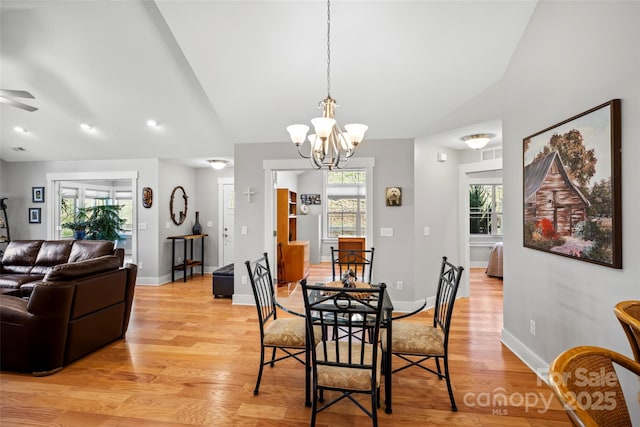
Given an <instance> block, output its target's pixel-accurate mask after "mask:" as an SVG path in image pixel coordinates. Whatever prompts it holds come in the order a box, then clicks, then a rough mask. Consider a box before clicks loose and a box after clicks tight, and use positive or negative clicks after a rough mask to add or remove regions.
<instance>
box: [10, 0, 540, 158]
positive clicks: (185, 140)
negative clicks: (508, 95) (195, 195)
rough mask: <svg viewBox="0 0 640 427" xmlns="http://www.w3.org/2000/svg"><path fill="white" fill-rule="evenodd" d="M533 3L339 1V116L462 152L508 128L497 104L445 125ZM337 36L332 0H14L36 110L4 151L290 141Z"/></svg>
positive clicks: (225, 148)
mask: <svg viewBox="0 0 640 427" xmlns="http://www.w3.org/2000/svg"><path fill="white" fill-rule="evenodd" d="M535 4H536V2H535V1H504V0H502V1H482V0H469V1H452V0H447V1H415V0H414V1H408V0H407V1H404V0H389V1H352V0H333V1H332V3H331V81H330V82H331V95H332V96H333V98H335V99H336V100H337V101H338V103H339V104H340V105H341V108H340V109H339V110H338V112H337V114H336V116H337V120H338V122H339V123H340V124H342V125H344V124H346V123H350V122H361V123H366V124H367V125H369V131H368V133H367V139H395V138H416V137H420V136H425V135H430V134H434V133H441V134H442V135H444V137H443V138H444V141H443V143H446V144H448V145H449V146H451V147H452V148H456V149H463V148H464V145H463V143H462V142H461V141H460V139H459V136H461V135H459V134H460V133H461V132H473V131H479V132H486V131H495V132H499V130H500V129H499V123H500V122H499V117H496V116H495V115H493V116H489V117H483V120H482V121H481V123H476V122H474V121H473V120H474V119H473V118H469V122H466V123H465V119H464V118H463V119H462V120H460V119H457V120H456V121H455V122H456V124H460V126H456V128H455V129H448V128H446V126H445V127H443V124H448V123H451V117H452V115H455V114H457V113H458V112H460V111H463V110H464V106H465V105H468V104H469V103H470V102H472V101H473V100H474V99H477V97H479V96H481V95H482V94H486V93H494V92H496V91H495V89H494V88H495V87H496V85H497V84H498V83H499V81H500V79H501V77H502V75H503V73H504V71H505V69H506V67H507V65H508V63H509V61H510V59H511V56H512V55H513V53H514V50H515V49H516V46H517V44H518V42H519V40H520V38H521V36H522V34H523V32H524V29H525V27H526V25H527V23H528V20H529V18H530V17H531V14H532V12H533V10H534V8H535ZM326 39H327V4H326V2H325V1H315V0H300V1H271V0H256V1H217V0H209V1H207V0H197V1H188V0H181V1H177V0H170V1H169V0H156V1H155V2H154V1H139V0H129V1H108V0H95V1H66V0H65V1H62V0H59V1H58V0H50V1H30V0H20V1H13V0H1V1H0V55H1V57H0V59H1V62H0V88H2V89H13V90H27V91H29V92H31V93H32V94H33V95H34V96H35V99H33V100H31V99H29V100H26V99H20V101H21V102H26V103H29V104H31V105H33V106H35V107H37V108H38V110H37V111H34V112H27V111H24V110H21V109H18V108H15V107H12V106H8V105H5V104H2V106H1V107H0V108H1V110H0V125H1V129H0V157H1V158H2V159H4V160H6V161H31V160H35V161H37V160H84V159H97V158H98V159H100V158H104V159H117V158H166V159H175V160H178V161H183V162H185V163H187V164H192V165H194V166H198V165H201V166H204V165H206V162H205V160H206V159H209V158H220V157H221V158H231V157H232V156H233V144H235V143H247V142H260V143H262V142H264V143H269V142H283V141H288V140H289V139H288V134H287V132H286V130H285V128H286V126H287V125H289V124H292V123H309V119H311V118H312V117H315V116H317V115H318V114H319V112H318V110H317V103H318V102H319V101H320V100H322V99H324V98H325V97H326V95H327V45H326V41H327V40H326ZM481 117H482V116H481ZM150 118H153V119H156V120H157V121H158V122H159V124H160V126H158V127H156V128H149V127H148V126H147V125H146V124H145V122H146V120H147V119H150ZM484 119H487V120H486V121H485V120H484ZM80 123H89V124H91V125H93V126H94V129H93V130H92V131H90V132H87V131H84V130H82V129H81V128H80ZM15 126H20V127H22V128H24V129H26V130H27V133H18V132H16V131H14V127H15ZM490 128H491V129H490ZM16 147H22V148H23V149H24V150H25V151H18V150H16Z"/></svg>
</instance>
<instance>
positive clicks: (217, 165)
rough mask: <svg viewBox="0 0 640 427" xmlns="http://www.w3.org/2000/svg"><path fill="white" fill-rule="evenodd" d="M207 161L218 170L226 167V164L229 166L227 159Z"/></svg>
mask: <svg viewBox="0 0 640 427" xmlns="http://www.w3.org/2000/svg"><path fill="white" fill-rule="evenodd" d="M207 161H208V162H209V166H211V167H212V168H214V169H216V170H220V169H224V168H225V166H227V164H228V163H229V162H227V161H226V160H207Z"/></svg>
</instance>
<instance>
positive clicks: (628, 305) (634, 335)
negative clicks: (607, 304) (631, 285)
mask: <svg viewBox="0 0 640 427" xmlns="http://www.w3.org/2000/svg"><path fill="white" fill-rule="evenodd" d="M613 312H614V313H615V315H616V317H617V318H618V320H619V321H620V324H621V325H622V329H623V330H624V333H625V334H626V335H627V339H628V340H629V344H630V345H631V350H632V351H633V357H635V359H636V362H639V363H640V301H622V302H619V303H618V304H616V306H615V308H614V309H613Z"/></svg>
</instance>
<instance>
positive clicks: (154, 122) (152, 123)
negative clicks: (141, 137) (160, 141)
mask: <svg viewBox="0 0 640 427" xmlns="http://www.w3.org/2000/svg"><path fill="white" fill-rule="evenodd" d="M147 126H149V127H150V128H155V127H158V121H157V120H154V119H149V120H147Z"/></svg>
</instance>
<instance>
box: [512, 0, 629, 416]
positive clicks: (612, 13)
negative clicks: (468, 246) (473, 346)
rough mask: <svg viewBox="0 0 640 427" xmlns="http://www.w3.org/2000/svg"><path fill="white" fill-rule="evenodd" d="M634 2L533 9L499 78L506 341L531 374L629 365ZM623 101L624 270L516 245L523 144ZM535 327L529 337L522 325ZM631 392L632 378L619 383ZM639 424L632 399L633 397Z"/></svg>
mask: <svg viewBox="0 0 640 427" xmlns="http://www.w3.org/2000/svg"><path fill="white" fill-rule="evenodd" d="M639 17H640V2H613V1H611V2H609V1H607V2H539V3H538V6H537V7H536V10H535V12H534V14H533V16H532V18H531V21H530V23H529V26H528V28H527V30H526V32H525V34H524V36H523V38H522V40H521V43H520V45H519V46H518V48H517V50H516V53H515V55H514V57H513V59H512V61H511V63H510V65H509V67H508V69H507V71H506V73H505V76H504V79H503V82H502V84H503V89H504V101H505V102H504V116H503V140H504V141H505V143H504V144H503V148H504V189H505V209H504V210H505V239H504V241H505V243H504V245H505V252H504V262H505V264H504V326H503V327H504V329H503V340H504V342H505V343H507V344H508V345H509V346H510V347H512V348H513V349H514V350H515V351H516V352H517V353H518V354H519V355H520V356H521V357H522V358H523V359H524V360H525V361H526V362H527V363H529V364H530V365H531V366H532V367H534V368H542V369H544V368H546V366H547V365H548V364H549V363H550V362H551V361H552V360H553V359H554V358H555V357H556V356H557V355H558V354H559V353H560V352H562V351H563V350H565V349H567V348H569V347H573V346H578V345H597V346H602V347H606V348H610V349H613V350H615V351H618V352H621V353H624V354H626V355H627V356H630V357H632V354H631V351H630V347H629V344H628V343H627V340H626V338H625V336H624V334H623V332H622V329H621V328H620V325H619V324H618V321H617V320H616V318H615V316H614V314H613V307H614V305H615V304H616V303H617V302H618V301H621V300H625V299H638V298H640V282H639V279H638V278H639V277H640V263H639V262H638V260H640V248H639V247H638V245H637V242H638V241H639V240H640V222H638V221H636V220H635V218H636V217H637V214H638V212H639V211H640V196H639V192H638V186H637V184H638V182H640V168H638V163H639V162H640V144H639V143H638V141H640V121H638V117H640V49H639V48H638V41H639V40H640V26H639V25H638V18H639ZM613 98H621V99H622V152H623V156H622V218H623V220H622V223H623V224H622V227H623V229H622V232H623V269H621V270H616V269H612V268H607V267H603V266H599V265H595V264H590V263H587V262H582V261H578V260H574V259H568V258H564V257H561V256H557V255H552V254H549V253H544V252H540V251H535V250H531V249H526V248H524V247H523V246H522V210H523V208H522V204H523V201H522V139H523V138H524V137H526V136H528V135H531V134H533V133H535V132H537V131H539V130H542V129H545V128H547V127H548V126H551V125H553V124H556V123H558V122H560V121H563V120H565V119H567V118H570V117H572V116H574V115H576V114H579V113H581V112H584V111H586V110H588V109H590V108H592V107H595V106H597V105H600V104H602V103H603V102H606V101H609V100H610V99H613ZM530 320H534V321H535V322H536V335H532V334H530V333H529V321H530ZM625 383H626V384H628V385H629V386H631V388H632V389H633V390H635V392H636V393H637V385H638V383H637V380H636V379H635V377H634V378H629V377H627V378H625ZM628 401H630V402H635V403H632V405H633V406H632V408H631V410H632V412H634V414H635V422H637V423H640V407H638V401H637V397H635V396H630V398H629V399H628Z"/></svg>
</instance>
